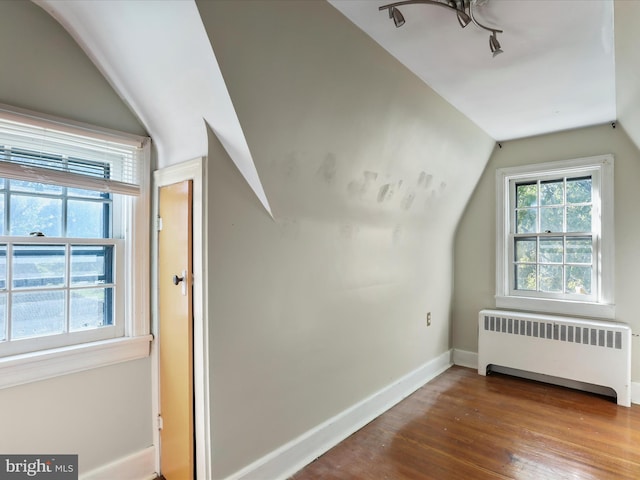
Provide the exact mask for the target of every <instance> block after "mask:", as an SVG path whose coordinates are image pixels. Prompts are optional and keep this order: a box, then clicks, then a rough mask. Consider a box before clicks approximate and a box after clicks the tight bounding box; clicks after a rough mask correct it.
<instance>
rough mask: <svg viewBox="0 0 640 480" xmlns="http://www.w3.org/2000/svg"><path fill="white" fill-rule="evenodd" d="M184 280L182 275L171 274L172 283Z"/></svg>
mask: <svg viewBox="0 0 640 480" xmlns="http://www.w3.org/2000/svg"><path fill="white" fill-rule="evenodd" d="M182 281H184V277H179V276H178V275H174V276H173V284H174V285H178V284H179V283H180V282H182Z"/></svg>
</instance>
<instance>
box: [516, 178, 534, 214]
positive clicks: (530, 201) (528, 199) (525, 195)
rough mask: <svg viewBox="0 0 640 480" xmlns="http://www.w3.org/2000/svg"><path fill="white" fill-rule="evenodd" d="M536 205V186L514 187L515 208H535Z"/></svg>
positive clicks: (526, 184)
mask: <svg viewBox="0 0 640 480" xmlns="http://www.w3.org/2000/svg"><path fill="white" fill-rule="evenodd" d="M537 204H538V184H537V183H536V182H533V183H519V184H517V185H516V207H518V208H521V207H535V206H536V205H537Z"/></svg>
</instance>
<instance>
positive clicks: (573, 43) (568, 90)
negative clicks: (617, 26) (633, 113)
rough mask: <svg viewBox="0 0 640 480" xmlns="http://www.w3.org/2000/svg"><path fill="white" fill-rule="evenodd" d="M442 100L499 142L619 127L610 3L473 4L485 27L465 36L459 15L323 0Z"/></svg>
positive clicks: (471, 28) (381, 1) (364, 0)
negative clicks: (391, 11) (614, 123)
mask: <svg viewBox="0 0 640 480" xmlns="http://www.w3.org/2000/svg"><path fill="white" fill-rule="evenodd" d="M329 2H330V3H331V4H332V5H334V6H335V7H336V8H337V9H338V10H340V11H341V12H342V13H343V14H344V15H346V16H347V17H348V18H349V19H350V20H351V21H352V22H353V23H355V24H356V25H357V26H358V27H360V28H361V29H362V30H364V31H365V32H366V33H367V34H369V35H370V36H371V37H372V38H373V39H374V40H376V41H377V42H378V43H379V44H380V45H382V46H383V47H384V48H386V49H387V50H388V51H389V53H391V54H392V55H393V56H395V57H396V58H397V59H398V60H400V61H401V62H402V63H403V64H404V65H406V66H407V67H408V68H409V69H410V70H411V71H413V72H414V73H415V74H416V75H417V76H418V77H420V78H421V79H422V80H423V81H424V82H425V83H426V84H427V85H429V86H430V87H431V88H433V89H434V90H435V91H436V92H438V93H439V94H440V95H441V96H442V97H444V99H445V100H447V101H448V102H449V103H451V104H452V105H453V106H454V107H456V108H457V109H458V110H460V111H461V112H462V113H464V114H465V115H466V116H467V117H468V118H470V119H471V120H472V121H474V122H475V123H476V124H477V125H479V126H480V128H482V129H483V130H484V131H485V132H487V133H488V134H489V135H490V136H492V137H493V138H494V139H496V140H498V141H503V140H511V139H514V138H521V137H529V136H533V135H539V134H543V133H549V132H554V131H558V130H566V129H571V128H577V127H583V126H587V125H594V124H599V123H604V122H607V121H611V120H615V118H616V103H615V102H616V95H615V62H614V36H613V0H517V1H514V0H477V1H476V0H473V4H474V5H477V7H476V8H475V9H474V11H475V12H476V17H477V18H478V20H479V21H481V23H484V24H486V25H488V26H492V27H495V28H499V29H501V30H503V31H504V33H501V34H499V35H498V38H499V41H500V43H501V45H502V49H503V50H504V53H502V54H500V55H498V56H496V57H495V58H493V57H492V55H491V52H490V49H489V33H488V32H487V31H485V30H482V29H481V28H478V27H477V26H475V25H473V24H470V25H468V26H467V27H466V28H464V29H461V28H460V26H459V25H458V21H457V19H456V15H455V12H454V11H453V10H448V9H447V8H442V7H438V6H434V5H425V4H413V5H404V6H401V7H399V10H400V11H401V12H402V13H403V14H404V17H405V19H406V23H405V25H404V26H402V27H401V28H396V27H395V26H394V24H393V21H392V20H390V19H389V15H388V11H387V10H384V11H379V10H378V8H377V7H378V6H379V5H385V4H389V3H391V2H389V1H388V0H376V1H373V2H372V1H370V0H329Z"/></svg>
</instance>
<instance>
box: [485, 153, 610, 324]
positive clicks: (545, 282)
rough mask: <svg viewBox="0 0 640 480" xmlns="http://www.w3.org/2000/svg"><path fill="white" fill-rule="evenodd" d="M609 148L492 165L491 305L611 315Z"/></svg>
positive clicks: (563, 312) (551, 311)
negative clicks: (493, 263) (561, 157)
mask: <svg viewBox="0 0 640 480" xmlns="http://www.w3.org/2000/svg"><path fill="white" fill-rule="evenodd" d="M613 160H614V159H613V156H612V155H601V156H597V157H589V158H580V159H574V160H564V161H559V162H552V163H545V164H537V165H536V164H534V165H528V166H519V167H509V168H500V169H498V170H497V171H496V185H497V189H496V194H497V196H496V207H497V209H496V215H497V218H496V235H497V238H496V240H497V241H496V306H497V307H499V308H515V309H522V310H530V311H540V312H550V313H560V314H570V315H574V314H577V315H589V316H594V317H604V318H613V316H614V314H615V304H614V298H613V297H614V295H613V293H614V285H613V283H614V224H613Z"/></svg>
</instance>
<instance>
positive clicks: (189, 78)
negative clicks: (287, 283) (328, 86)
mask: <svg viewBox="0 0 640 480" xmlns="http://www.w3.org/2000/svg"><path fill="white" fill-rule="evenodd" d="M34 1H35V2H36V3H37V4H38V5H40V6H41V7H42V8H44V9H45V10H47V11H48V12H49V13H50V14H51V15H52V16H54V17H55V18H56V19H57V20H58V21H59V22H60V23H61V24H62V25H63V26H64V27H65V28H66V29H67V30H68V31H69V32H70V34H71V35H72V36H73V37H74V38H75V39H76V41H77V42H78V43H79V44H80V45H81V47H83V49H84V50H85V51H86V52H87V54H88V55H89V56H90V57H91V58H92V59H93V61H94V62H95V63H96V65H97V66H98V68H100V69H101V71H102V72H103V74H104V75H105V77H106V78H107V79H108V80H109V81H110V82H111V83H112V85H113V86H114V88H115V89H116V91H117V92H118V93H119V94H120V95H121V96H122V97H123V98H124V99H125V100H126V101H127V102H128V103H129V104H130V106H131V108H132V109H133V110H134V111H135V112H136V113H137V115H138V116H139V117H140V119H141V121H142V122H143V123H144V125H145V126H146V128H147V129H148V131H149V133H150V134H151V136H152V137H153V138H154V139H155V141H156V144H157V146H158V149H159V165H158V166H159V167H162V166H166V165H169V164H172V163H176V162H178V161H182V160H186V159H189V158H192V157H196V156H200V155H204V154H206V151H207V149H206V148H207V147H206V141H207V140H206V139H207V136H206V132H205V128H204V125H203V122H202V119H205V120H206V121H207V122H208V123H209V124H210V125H211V126H212V128H213V130H214V131H215V132H216V134H217V135H218V137H219V138H220V140H221V142H222V144H223V145H224V146H225V148H226V150H227V152H228V153H229V155H230V156H231V158H232V159H233V161H234V162H235V163H236V165H237V166H238V168H239V169H240V171H241V172H242V174H243V175H244V176H245V178H246V179H247V181H248V182H249V184H250V185H251V186H252V188H253V189H254V191H255V192H256V195H257V196H258V197H259V198H260V200H261V201H262V203H263V205H264V206H265V208H267V210H269V208H270V207H269V203H268V200H267V197H266V195H265V193H264V191H263V189H262V186H261V184H260V180H259V178H258V175H257V172H256V169H255V167H254V164H253V160H252V157H251V152H250V150H249V147H248V146H247V143H246V141H245V139H244V135H243V132H242V126H241V123H242V122H241V120H242V119H238V117H237V115H236V113H235V110H234V108H233V102H232V99H231V98H230V97H229V94H228V92H227V89H226V87H225V83H224V79H223V76H222V73H221V72H220V69H219V67H218V63H217V61H216V57H215V52H214V50H213V48H212V46H211V43H210V41H209V38H208V36H207V33H206V30H205V26H204V25H203V23H202V20H201V18H200V15H199V12H198V8H197V4H196V2H194V1H192V0H159V1H158V0H128V1H126V2H120V1H112V0H94V1H92V2H78V1H73V0H34ZM260 1H275V0H260ZM316 1H322V0H316ZM329 2H330V3H331V4H332V5H333V6H334V7H335V8H337V9H338V10H339V11H340V12H342V13H343V14H344V15H345V16H346V17H347V18H348V19H349V20H350V21H351V22H353V23H354V24H355V25H356V26H357V27H358V28H360V29H362V30H363V31H364V32H366V33H367V34H368V35H369V36H371V37H372V38H373V39H374V40H375V41H376V42H378V43H379V44H380V45H381V46H382V47H384V48H385V49H387V50H388V51H389V52H390V53H391V54H392V55H393V56H395V57H396V58H397V59H398V60H399V61H400V62H402V63H403V64H404V65H405V66H406V67H407V68H409V69H410V70H411V71H413V72H414V73H415V74H416V75H417V76H418V77H419V78H421V79H422V80H423V81H424V82H425V83H426V84H428V85H429V86H430V87H431V88H432V89H434V90H435V91H436V92H437V93H439V94H440V95H441V96H442V97H443V98H444V99H445V100H447V101H448V102H449V103H450V104H451V105H453V106H454V107H455V108H457V109H458V110H459V111H461V112H462V113H463V114H465V115H466V116H467V117H468V118H470V119H471V120H472V121H473V122H475V123H476V124H477V125H478V126H479V127H480V128H481V129H483V130H484V131H485V132H487V133H488V134H489V135H490V136H491V137H493V138H494V139H495V140H497V141H503V140H509V139H514V138H520V137H526V136H531V135H537V134H542V133H546V132H551V131H558V130H564V129H571V128H577V127H582V126H586V125H593V124H599V123H603V122H608V121H613V120H616V119H620V118H621V117H620V112H617V110H620V98H624V99H633V98H637V97H638V96H639V95H638V90H639V88H638V86H637V85H638V82H636V81H635V79H636V77H637V75H636V71H637V67H636V65H637V64H638V63H637V62H638V61H640V59H638V58H637V57H638V54H636V53H635V51H637V49H635V48H634V47H633V45H634V44H635V42H634V40H635V39H636V36H637V35H636V34H635V31H636V29H635V22H634V18H635V19H639V18H640V7H638V6H637V4H638V3H640V2H631V1H626V0H616V2H615V3H614V1H613V0H518V1H513V0H477V1H476V4H477V5H476V9H475V11H476V16H477V18H478V19H479V20H481V21H482V22H483V23H485V24H487V25H490V26H492V27H497V28H500V29H502V30H504V33H502V34H500V36H499V40H500V43H501V44H502V49H503V50H504V53H503V54H501V55H498V56H496V57H495V58H493V57H492V55H491V53H490V51H489V42H488V34H487V32H486V31H484V30H482V29H479V28H478V27H476V26H475V25H473V24H471V25H468V26H467V27H466V28H465V29H464V30H463V29H461V28H460V26H459V25H458V22H457V20H456V16H455V14H453V13H452V12H450V11H447V9H446V8H438V7H437V6H433V5H405V6H403V7H402V8H401V10H402V12H403V14H404V16H405V18H406V24H405V25H404V26H403V27H402V28H395V27H394V25H393V22H392V21H391V20H390V19H389V15H388V13H387V12H386V11H383V12H381V11H379V10H378V7H379V6H380V5H384V4H385V3H388V2H385V1H384V0H329ZM614 6H615V10H616V12H618V11H620V12H623V15H624V18H620V19H618V18H615V19H614ZM614 24H615V27H616V28H614ZM618 30H621V31H620V32H619V31H618ZM618 36H619V37H620V40H618V39H617V37H618ZM618 43H619V44H620V46H619V48H618V52H617V53H618V56H617V57H616V46H617V45H618ZM616 62H618V64H616ZM616 73H618V78H616ZM338 74H339V72H336V75H338ZM621 77H622V78H621ZM616 86H618V91H616ZM620 89H622V90H623V91H620ZM616 96H618V108H617V107H616ZM631 110H632V111H625V115H628V117H629V125H630V127H629V129H630V130H632V131H630V132H628V133H629V134H630V136H631V137H632V138H634V139H635V140H636V143H638V139H640V119H636V117H637V115H636V114H635V109H631ZM636 127H637V129H638V132H637V135H634V131H633V130H634V129H636Z"/></svg>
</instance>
